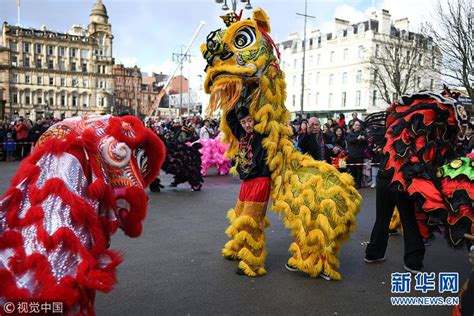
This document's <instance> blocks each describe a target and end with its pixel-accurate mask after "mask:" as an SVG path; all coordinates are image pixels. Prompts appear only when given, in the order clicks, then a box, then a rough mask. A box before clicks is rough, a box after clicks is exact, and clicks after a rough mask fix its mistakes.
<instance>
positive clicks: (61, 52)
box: [58, 46, 66, 57]
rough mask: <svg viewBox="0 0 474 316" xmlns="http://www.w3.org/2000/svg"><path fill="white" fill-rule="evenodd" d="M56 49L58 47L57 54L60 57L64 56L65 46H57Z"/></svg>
mask: <svg viewBox="0 0 474 316" xmlns="http://www.w3.org/2000/svg"><path fill="white" fill-rule="evenodd" d="M58 49H59V56H61V57H64V56H66V47H63V46H59V47H58Z"/></svg>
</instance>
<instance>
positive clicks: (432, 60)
mask: <svg viewBox="0 0 474 316" xmlns="http://www.w3.org/2000/svg"><path fill="white" fill-rule="evenodd" d="M435 65H436V57H435V56H434V55H433V57H431V67H433V68H434V67H435Z"/></svg>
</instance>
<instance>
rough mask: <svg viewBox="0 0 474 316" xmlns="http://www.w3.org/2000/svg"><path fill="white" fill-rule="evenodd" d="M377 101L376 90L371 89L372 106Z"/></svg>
mask: <svg viewBox="0 0 474 316" xmlns="http://www.w3.org/2000/svg"><path fill="white" fill-rule="evenodd" d="M376 103H377V90H374V91H372V106H375V104H376Z"/></svg>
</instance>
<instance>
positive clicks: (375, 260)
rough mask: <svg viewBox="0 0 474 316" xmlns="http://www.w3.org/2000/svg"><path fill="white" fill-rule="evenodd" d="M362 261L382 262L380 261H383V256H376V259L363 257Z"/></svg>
mask: <svg viewBox="0 0 474 316" xmlns="http://www.w3.org/2000/svg"><path fill="white" fill-rule="evenodd" d="M364 261H365V262H367V263H375V262H382V261H385V257H382V258H378V259H372V258H367V257H365V258H364Z"/></svg>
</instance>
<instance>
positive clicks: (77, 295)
mask: <svg viewBox="0 0 474 316" xmlns="http://www.w3.org/2000/svg"><path fill="white" fill-rule="evenodd" d="M164 156H165V149H164V145H163V143H162V142H161V140H160V139H159V138H158V137H157V136H156V135H155V134H154V133H153V132H151V131H150V130H148V129H146V128H145V126H144V125H143V123H142V122H141V121H140V120H138V119H137V118H135V117H131V116H129V117H122V118H117V117H112V116H98V115H94V116H83V117H75V118H70V119H66V120H64V121H62V122H59V123H57V124H55V125H53V126H52V127H51V128H50V129H49V130H47V131H46V132H45V133H44V134H43V136H42V137H41V138H40V139H39V141H38V143H37V145H36V147H35V148H34V150H33V152H32V153H31V155H30V156H29V157H27V158H26V159H25V160H24V161H23V162H22V163H21V165H20V168H19V170H18V172H17V174H16V175H15V176H14V178H13V179H12V182H11V185H10V188H9V189H8V191H7V192H6V193H5V195H4V196H3V198H2V199H1V200H0V284H2V286H0V305H2V304H5V302H12V301H38V300H45V301H54V302H62V303H63V306H64V309H65V312H66V313H75V314H93V313H94V309H93V302H94V295H95V291H96V290H100V291H110V290H111V289H112V287H113V285H114V284H115V268H116V266H117V265H118V264H119V263H120V261H121V257H120V255H119V254H118V253H117V252H115V251H111V250H109V249H108V247H109V243H110V235H111V234H113V233H114V232H115V231H116V230H117V228H119V227H120V228H121V229H123V231H124V232H125V234H126V235H128V236H131V237H137V236H139V235H140V234H141V232H142V221H143V220H144V218H145V215H146V208H147V201H148V198H147V195H146V194H145V191H144V189H145V187H146V186H148V185H149V183H150V182H151V181H152V180H153V179H154V178H155V177H156V175H157V173H158V171H159V169H160V166H161V164H162V162H163V159H164Z"/></svg>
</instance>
